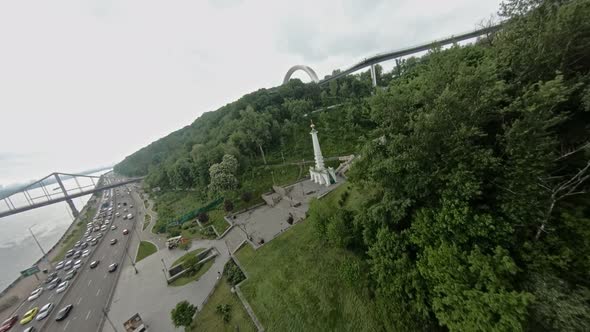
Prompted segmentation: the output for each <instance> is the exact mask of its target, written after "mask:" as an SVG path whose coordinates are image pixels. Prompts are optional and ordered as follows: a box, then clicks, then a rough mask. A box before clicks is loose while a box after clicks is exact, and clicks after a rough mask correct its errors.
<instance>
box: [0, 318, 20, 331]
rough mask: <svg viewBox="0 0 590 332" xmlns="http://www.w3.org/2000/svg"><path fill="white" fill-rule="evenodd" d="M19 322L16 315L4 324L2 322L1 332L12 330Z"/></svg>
mask: <svg viewBox="0 0 590 332" xmlns="http://www.w3.org/2000/svg"><path fill="white" fill-rule="evenodd" d="M17 321H18V316H16V315H15V316H12V317H10V318H8V319H7V320H5V321H4V322H2V325H0V332H6V331H8V330H10V329H11V328H12V327H13V326H14V324H16V322H17Z"/></svg>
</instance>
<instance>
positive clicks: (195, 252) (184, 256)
mask: <svg viewBox="0 0 590 332" xmlns="http://www.w3.org/2000/svg"><path fill="white" fill-rule="evenodd" d="M203 250H205V248H199V249H195V250H191V251H189V252H187V253H186V254H184V255H182V256H180V257H179V258H178V259H176V260H175V261H174V263H172V265H170V266H171V267H172V266H176V265H178V264H180V263H182V262H184V261H185V260H187V259H189V258H190V257H193V256H196V255H197V254H198V253H200V252H201V251H203Z"/></svg>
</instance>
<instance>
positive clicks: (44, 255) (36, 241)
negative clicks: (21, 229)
mask: <svg viewBox="0 0 590 332" xmlns="http://www.w3.org/2000/svg"><path fill="white" fill-rule="evenodd" d="M33 226H35V225H32V226H31V227H29V233H31V236H32V237H33V239H34V240H35V243H37V246H38V247H39V250H41V253H42V254H43V258H45V260H46V261H47V264H49V268H53V266H52V265H51V262H50V261H49V258H48V257H47V253H46V252H45V250H43V247H42V246H41V243H39V240H37V237H36V236H35V234H34V233H33V230H32V229H31V228H33Z"/></svg>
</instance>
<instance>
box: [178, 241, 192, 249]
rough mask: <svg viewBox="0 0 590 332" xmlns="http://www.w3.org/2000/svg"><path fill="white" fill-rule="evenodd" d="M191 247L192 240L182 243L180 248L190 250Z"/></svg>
mask: <svg viewBox="0 0 590 332" xmlns="http://www.w3.org/2000/svg"><path fill="white" fill-rule="evenodd" d="M190 247H191V243H190V242H185V243H181V244H180V245H179V246H178V248H180V249H182V250H188V249H189V248H190Z"/></svg>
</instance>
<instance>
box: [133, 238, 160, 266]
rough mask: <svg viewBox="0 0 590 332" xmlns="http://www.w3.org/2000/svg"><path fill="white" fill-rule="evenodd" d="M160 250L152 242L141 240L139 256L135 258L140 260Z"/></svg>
mask: <svg viewBox="0 0 590 332" xmlns="http://www.w3.org/2000/svg"><path fill="white" fill-rule="evenodd" d="M156 251H158V248H157V247H156V246H155V245H154V244H153V243H151V242H147V241H141V242H140V243H139V250H138V251H137V257H136V258H135V262H139V261H140V260H142V259H144V258H146V257H148V256H149V255H151V254H154V253H155V252H156Z"/></svg>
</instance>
